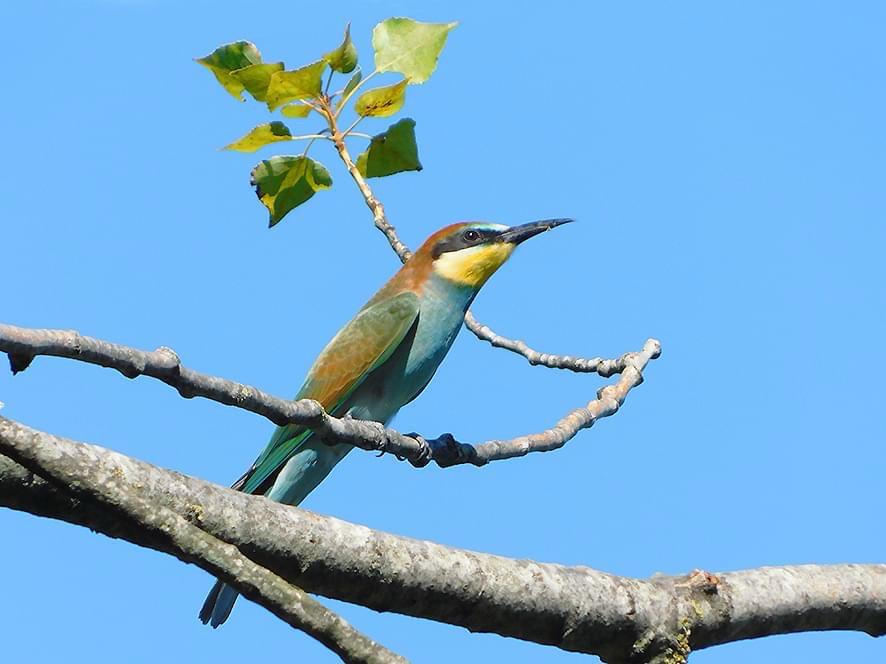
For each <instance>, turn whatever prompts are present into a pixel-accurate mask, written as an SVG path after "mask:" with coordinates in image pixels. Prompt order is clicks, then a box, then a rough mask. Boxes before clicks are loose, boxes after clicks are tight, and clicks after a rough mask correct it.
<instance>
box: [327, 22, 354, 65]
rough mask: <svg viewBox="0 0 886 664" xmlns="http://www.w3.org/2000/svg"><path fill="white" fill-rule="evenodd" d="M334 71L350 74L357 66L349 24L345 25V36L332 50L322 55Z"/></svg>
mask: <svg viewBox="0 0 886 664" xmlns="http://www.w3.org/2000/svg"><path fill="white" fill-rule="evenodd" d="M323 59H324V60H326V62H328V63H329V66H330V67H332V69H333V70H334V71H337V72H339V73H341V74H350V73H351V72H352V71H354V67H356V66H357V47H356V46H354V42H352V41H351V24H350V23H348V24H347V26H345V38H344V40H343V41H342V43H341V46H339V47H338V48H337V49H335V50H334V51H329V53H326V54H325V55H324V56H323Z"/></svg>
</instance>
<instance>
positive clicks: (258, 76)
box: [231, 62, 283, 101]
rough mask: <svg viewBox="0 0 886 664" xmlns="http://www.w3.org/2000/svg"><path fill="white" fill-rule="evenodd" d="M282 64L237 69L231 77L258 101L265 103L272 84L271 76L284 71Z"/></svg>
mask: <svg viewBox="0 0 886 664" xmlns="http://www.w3.org/2000/svg"><path fill="white" fill-rule="evenodd" d="M282 70H283V63H282V62H273V63H267V64H262V63H259V64H257V65H249V66H248V67H243V69H236V70H234V71H232V72H231V77H232V78H235V79H236V80H238V81H240V83H241V84H242V85H243V87H244V88H246V92H248V93H249V94H251V95H252V98H253V99H255V100H256V101H264V100H265V94H266V93H267V90H268V85H269V84H270V82H271V75H272V74H273V73H274V72H275V71H282Z"/></svg>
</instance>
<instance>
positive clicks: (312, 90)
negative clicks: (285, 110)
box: [267, 60, 326, 111]
mask: <svg viewBox="0 0 886 664" xmlns="http://www.w3.org/2000/svg"><path fill="white" fill-rule="evenodd" d="M325 69H326V60H317V62H314V63H311V64H309V65H306V66H304V67H300V68H299V69H294V70H292V71H278V72H274V73H273V74H272V75H271V83H270V85H268V92H267V102H268V108H269V109H270V110H272V111H273V110H275V109H277V108H279V107H280V106H282V105H283V104H285V103H287V102H290V101H295V100H296V99H311V98H313V97H316V96H317V95H319V94H320V87H321V85H322V84H323V80H322V79H323V71H324V70H325Z"/></svg>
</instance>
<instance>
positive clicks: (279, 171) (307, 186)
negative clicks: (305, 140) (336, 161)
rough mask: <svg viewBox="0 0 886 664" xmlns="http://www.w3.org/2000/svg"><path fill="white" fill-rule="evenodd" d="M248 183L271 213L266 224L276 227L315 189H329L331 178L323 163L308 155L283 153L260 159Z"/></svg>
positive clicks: (315, 190) (308, 197)
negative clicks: (295, 155) (296, 155)
mask: <svg viewBox="0 0 886 664" xmlns="http://www.w3.org/2000/svg"><path fill="white" fill-rule="evenodd" d="M250 184H252V186H253V187H255V194H256V196H258V199H259V200H260V201H261V202H262V205H264V206H265V207H266V208H267V209H268V212H269V213H270V221H269V224H268V225H269V226H275V225H276V224H278V223H279V222H280V220H281V219H283V217H285V216H286V215H287V214H288V213H289V212H290V211H291V210H293V209H294V208H296V207H298V206H299V205H301V204H302V203H305V202H306V201H307V200H308V199H310V198H311V197H312V196H313V195H314V194H315V193H316V192H318V191H320V190H322V189H329V187H331V186H332V178H331V177H330V175H329V171H327V170H326V168H325V167H324V166H323V164H321V163H319V162H316V161H314V160H313V159H311V158H309V157H304V156H299V157H293V156H286V155H283V156H277V157H271V158H270V159H265V160H263V161H261V162H259V163H258V165H256V167H255V168H254V169H253V170H252V178H251V179H250Z"/></svg>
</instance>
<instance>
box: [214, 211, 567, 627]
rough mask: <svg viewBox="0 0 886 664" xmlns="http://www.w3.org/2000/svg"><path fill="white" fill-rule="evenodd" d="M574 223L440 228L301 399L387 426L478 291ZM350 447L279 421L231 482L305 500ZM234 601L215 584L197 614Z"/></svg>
mask: <svg viewBox="0 0 886 664" xmlns="http://www.w3.org/2000/svg"><path fill="white" fill-rule="evenodd" d="M568 221H571V220H570V219H546V220H544V221H536V222H533V223H530V224H523V225H522V226H513V227H508V226H503V225H501V224H490V223H482V222H470V223H459V224H452V225H451V226H447V227H446V228H443V229H441V230H439V231H437V232H436V233H434V234H433V235H431V237H429V238H428V239H427V240H425V242H424V244H422V246H421V247H420V248H419V250H418V251H417V252H415V255H414V256H412V258H410V259H409V260H408V261H406V263H405V264H404V265H403V267H401V268H400V270H399V271H398V272H397V274H395V275H394V276H393V277H392V278H391V279H390V281H388V283H386V284H385V285H384V286H382V288H381V290H379V291H378V292H377V293H376V294H375V296H373V298H372V299H371V300H369V302H367V303H366V305H365V306H364V307H363V308H362V309H360V311H359V312H357V315H356V316H355V317H354V318H353V319H352V320H351V321H350V322H349V323H348V324H347V325H345V326H344V327H343V328H342V329H341V330H340V331H339V333H338V334H336V335H335V336H334V337H333V338H332V341H330V342H329V343H328V344H327V346H326V348H324V349H323V351H322V352H321V353H320V356H319V357H318V358H317V359H316V360H315V362H314V364H313V366H312V367H311V369H310V371H308V376H307V378H306V379H305V382H304V384H303V385H302V387H301V389H300V390H299V391H298V394H297V395H296V397H295V398H296V399H314V400H316V401H318V402H320V404H321V405H322V406H323V407H324V408H325V409H326V411H327V412H328V413H330V414H331V415H334V416H336V417H344V416H350V417H353V418H355V419H361V420H374V421H376V422H382V423H383V424H387V423H388V422H389V421H390V420H391V418H393V417H394V415H395V414H396V413H397V411H398V410H400V408H402V407H403V406H404V405H406V404H407V403H409V402H410V401H412V400H413V399H415V397H417V396H418V395H419V394H420V393H421V391H422V390H423V389H424V388H425V387H426V386H427V384H428V383H429V382H430V380H431V378H432V377H433V375H434V372H435V371H436V370H437V367H438V366H439V365H440V362H441V361H442V360H443V357H444V356H445V355H446V353H447V352H448V351H449V348H450V346H452V342H453V341H454V340H455V337H456V335H457V334H458V331H459V329H460V328H461V326H462V323H463V322H464V319H465V312H467V310H468V307H469V306H470V304H471V302H472V301H473V299H474V297H475V296H476V295H477V293H478V292H479V290H480V288H481V287H482V286H483V284H485V283H486V281H487V279H489V277H491V276H492V274H493V273H494V272H495V271H496V270H497V269H498V268H499V267H501V266H502V265H503V264H504V262H505V261H506V260H507V259H508V258H509V257H510V255H511V253H512V252H513V251H514V248H515V247H516V246H517V245H518V244H520V243H521V242H523V241H524V240H527V239H529V238H531V237H533V236H534V235H538V234H539V233H541V232H543V231H546V230H549V229H551V228H554V227H555V226H559V225H561V224H564V223H566V222H568ZM351 449H353V448H352V446H351V445H347V444H342V443H340V444H337V445H327V444H325V443H324V442H322V441H321V440H318V439H317V438H316V437H315V436H314V435H313V432H312V431H311V430H310V429H305V428H304V427H302V426H298V425H293V424H289V425H286V426H282V427H278V428H277V430H276V431H275V432H274V435H273V436H271V441H270V442H269V443H268V446H267V447H266V448H265V450H264V451H263V452H262V453H261V454H260V455H259V457H258V459H256V460H255V463H253V464H252V467H251V468H250V469H249V470H248V471H246V473H244V475H243V476H242V477H241V478H240V479H239V480H237V481H236V482H235V483H234V485H233V488H234V489H238V490H240V491H244V492H246V493H251V494H257V495H264V496H267V497H268V498H271V499H272V500H276V501H279V502H281V503H286V504H288V505H298V504H299V503H300V502H301V501H302V500H303V499H304V497H305V496H307V495H308V493H310V492H311V491H312V490H313V489H314V488H315V487H316V486H317V485H318V484H319V483H320V482H321V481H322V480H323V478H324V477H326V476H327V475H328V474H329V472H330V471H331V470H332V468H333V466H335V464H337V463H338V462H339V461H341V460H342V459H343V458H344V456H345V455H346V454H347V453H348V452H350V451H351ZM236 599H237V592H236V591H235V590H234V589H233V588H231V587H230V586H226V585H225V584H224V583H222V582H221V581H218V582H216V584H215V586H214V587H213V588H212V591H210V593H209V596H208V597H207V598H206V601H205V602H204V604H203V608H202V609H201V611H200V620H202V621H203V622H204V623H207V622H209V623H211V624H212V626H213V627H218V626H219V625H221V624H222V623H223V622H224V621H225V620H227V618H228V616H229V615H230V613H231V609H232V608H233V606H234V601H235V600H236Z"/></svg>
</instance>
